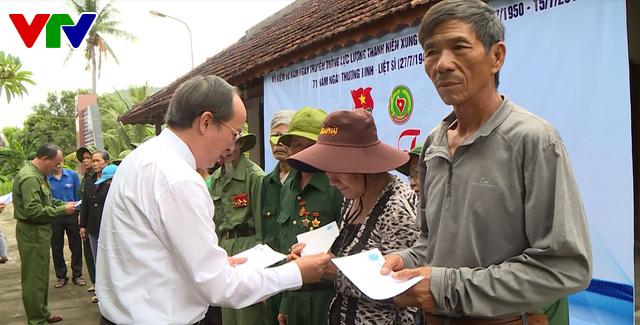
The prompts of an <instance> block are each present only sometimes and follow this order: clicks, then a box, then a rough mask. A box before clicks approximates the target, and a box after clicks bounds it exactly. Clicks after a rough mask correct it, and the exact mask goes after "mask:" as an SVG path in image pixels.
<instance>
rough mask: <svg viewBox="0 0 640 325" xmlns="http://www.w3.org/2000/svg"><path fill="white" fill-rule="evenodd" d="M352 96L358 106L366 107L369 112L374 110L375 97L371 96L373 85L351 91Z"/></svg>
mask: <svg viewBox="0 0 640 325" xmlns="http://www.w3.org/2000/svg"><path fill="white" fill-rule="evenodd" d="M351 97H352V98H353V103H354V104H356V108H362V109H366V110H368V111H369V112H371V111H373V98H371V87H367V88H364V89H363V88H358V89H356V90H352V91H351Z"/></svg>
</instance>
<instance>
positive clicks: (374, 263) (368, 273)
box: [331, 248, 424, 300]
mask: <svg viewBox="0 0 640 325" xmlns="http://www.w3.org/2000/svg"><path fill="white" fill-rule="evenodd" d="M331 261H332V262H333V264H335V265H336V266H337V267H338V268H339V269H340V271H342V273H343V274H344V275H345V276H346V277H347V278H348V279H349V280H350V281H351V282H353V284H355V285H356V287H358V289H360V291H362V292H363V293H364V294H365V295H367V296H368V297H369V298H371V299H376V300H382V299H388V298H391V297H395V296H397V295H399V294H401V293H403V292H405V291H406V290H407V289H409V288H411V287H412V286H413V285H414V284H416V283H418V282H420V280H422V279H423V278H424V277H423V276H419V277H415V278H412V279H409V280H396V279H394V278H392V277H391V273H389V274H387V275H382V274H380V269H381V268H382V265H383V264H384V257H382V254H380V251H379V250H378V249H377V248H374V249H372V250H369V251H364V252H361V253H358V254H355V255H351V256H345V257H340V258H334V259H332V260H331Z"/></svg>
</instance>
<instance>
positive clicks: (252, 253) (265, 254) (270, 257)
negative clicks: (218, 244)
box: [233, 244, 287, 269]
mask: <svg viewBox="0 0 640 325" xmlns="http://www.w3.org/2000/svg"><path fill="white" fill-rule="evenodd" d="M233 257H246V258H247V261H246V262H244V263H242V264H237V265H236V268H238V269H241V268H253V269H264V268H266V267H268V266H271V265H273V264H275V263H278V262H280V261H282V260H283V259H286V258H287V255H284V254H281V253H278V252H276V251H274V250H273V249H271V247H269V246H268V245H264V244H258V245H256V246H253V247H252V248H249V249H247V250H246V251H244V252H241V253H238V254H236V255H233Z"/></svg>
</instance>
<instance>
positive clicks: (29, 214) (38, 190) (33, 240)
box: [13, 162, 66, 324]
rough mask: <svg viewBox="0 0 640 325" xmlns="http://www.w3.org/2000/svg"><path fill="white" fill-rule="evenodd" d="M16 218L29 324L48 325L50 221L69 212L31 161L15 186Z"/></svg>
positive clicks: (16, 179)
mask: <svg viewBox="0 0 640 325" xmlns="http://www.w3.org/2000/svg"><path fill="white" fill-rule="evenodd" d="M13 206H14V212H13V217H14V218H16V219H17V220H18V222H17V224H16V239H17V241H18V252H19V253H20V260H21V263H22V265H21V270H20V271H21V278H22V303H23V304H24V310H25V312H26V314H27V319H28V323H29V324H46V323H47V321H46V320H47V318H49V316H51V313H50V312H49V309H48V308H47V304H48V294H49V264H50V255H49V249H50V248H51V220H52V219H53V218H55V217H57V216H61V215H64V214H65V213H66V207H65V202H62V201H60V200H56V199H54V198H53V197H51V186H50V185H49V182H48V181H47V178H46V177H45V175H44V174H43V173H42V172H41V171H40V170H39V169H38V167H36V166H35V165H34V164H33V163H32V162H28V163H27V164H26V165H25V166H24V167H22V169H20V171H19V172H18V174H17V175H16V178H15V180H14V183H13Z"/></svg>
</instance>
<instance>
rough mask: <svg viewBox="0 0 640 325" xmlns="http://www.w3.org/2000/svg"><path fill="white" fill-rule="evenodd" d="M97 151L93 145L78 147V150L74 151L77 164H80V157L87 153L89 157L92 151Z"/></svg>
mask: <svg viewBox="0 0 640 325" xmlns="http://www.w3.org/2000/svg"><path fill="white" fill-rule="evenodd" d="M96 150H98V149H97V148H96V147H95V146H94V145H88V146H86V147H80V148H78V150H76V159H78V161H79V162H82V155H84V153H85V152H88V153H89V155H92V154H93V152H94V151H96Z"/></svg>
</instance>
